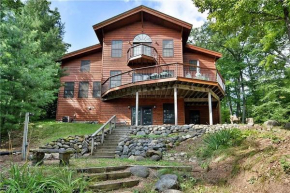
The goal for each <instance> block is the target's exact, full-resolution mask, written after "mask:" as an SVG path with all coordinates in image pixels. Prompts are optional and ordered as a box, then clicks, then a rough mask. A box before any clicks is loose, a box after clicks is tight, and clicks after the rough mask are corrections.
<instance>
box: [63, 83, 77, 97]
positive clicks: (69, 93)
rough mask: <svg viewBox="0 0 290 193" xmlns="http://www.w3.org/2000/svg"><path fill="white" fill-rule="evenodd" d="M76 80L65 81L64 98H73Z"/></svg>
mask: <svg viewBox="0 0 290 193" xmlns="http://www.w3.org/2000/svg"><path fill="white" fill-rule="evenodd" d="M74 87H75V83H74V82H65V83H64V95H63V96H64V98H73V97H74Z"/></svg>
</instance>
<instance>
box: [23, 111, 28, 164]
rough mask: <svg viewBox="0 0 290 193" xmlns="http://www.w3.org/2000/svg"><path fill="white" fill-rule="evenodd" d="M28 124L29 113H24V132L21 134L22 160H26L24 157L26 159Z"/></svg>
mask: <svg viewBox="0 0 290 193" xmlns="http://www.w3.org/2000/svg"><path fill="white" fill-rule="evenodd" d="M28 123H29V113H25V122H24V132H23V143H22V160H26V157H27V146H28V144H27V136H28Z"/></svg>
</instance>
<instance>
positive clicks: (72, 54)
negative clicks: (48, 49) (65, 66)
mask: <svg viewBox="0 0 290 193" xmlns="http://www.w3.org/2000/svg"><path fill="white" fill-rule="evenodd" d="M101 50H102V45H101V44H95V45H92V46H88V47H85V48H82V49H79V50H76V51H73V52H69V53H67V54H65V55H64V56H63V57H62V58H61V61H64V60H69V59H72V58H76V57H80V56H84V55H87V54H90V53H93V52H96V51H101Z"/></svg>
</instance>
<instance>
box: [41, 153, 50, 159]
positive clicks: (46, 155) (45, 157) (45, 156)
mask: <svg viewBox="0 0 290 193" xmlns="http://www.w3.org/2000/svg"><path fill="white" fill-rule="evenodd" d="M43 159H45V160H51V159H52V155H51V154H50V153H46V154H44V158H43Z"/></svg>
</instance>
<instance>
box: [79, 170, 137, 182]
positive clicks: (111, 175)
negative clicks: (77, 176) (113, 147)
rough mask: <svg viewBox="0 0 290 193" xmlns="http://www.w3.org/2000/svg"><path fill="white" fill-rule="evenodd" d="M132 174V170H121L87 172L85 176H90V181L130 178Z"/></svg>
mask: <svg viewBox="0 0 290 193" xmlns="http://www.w3.org/2000/svg"><path fill="white" fill-rule="evenodd" d="M131 175H132V174H131V172H126V171H121V172H118V171H117V172H106V173H98V174H87V175H84V177H85V178H88V179H89V180H90V181H92V180H96V181H106V180H117V179H122V178H128V177H130V176H131Z"/></svg>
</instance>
